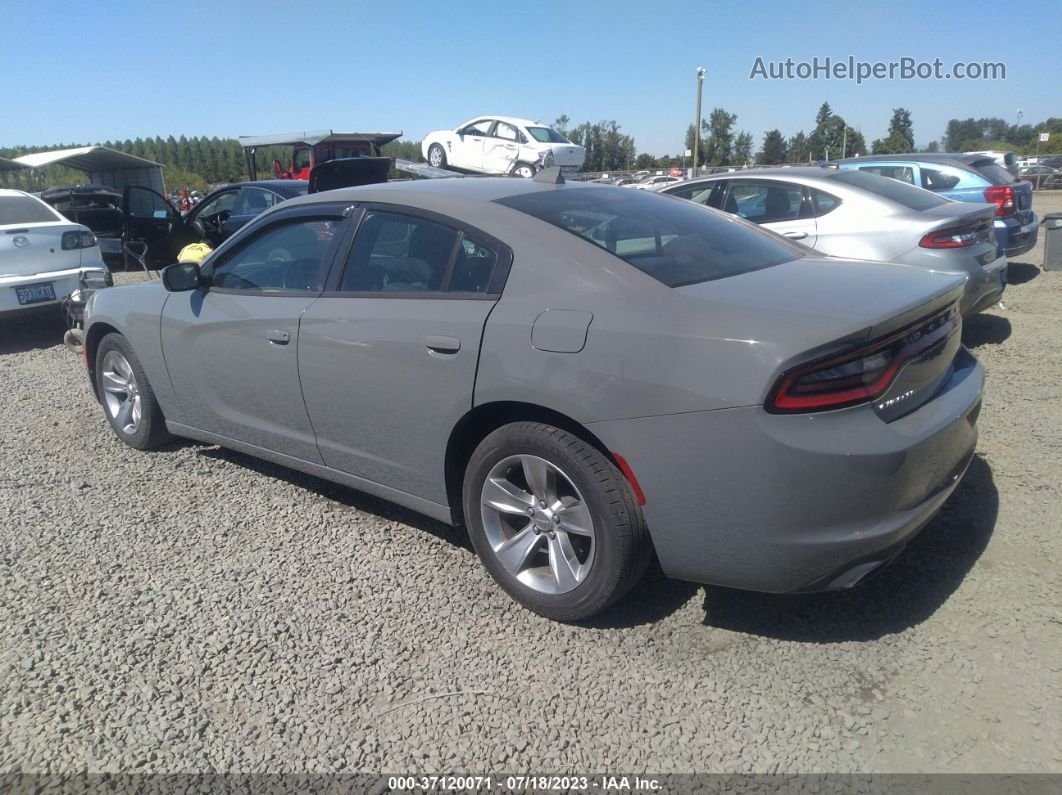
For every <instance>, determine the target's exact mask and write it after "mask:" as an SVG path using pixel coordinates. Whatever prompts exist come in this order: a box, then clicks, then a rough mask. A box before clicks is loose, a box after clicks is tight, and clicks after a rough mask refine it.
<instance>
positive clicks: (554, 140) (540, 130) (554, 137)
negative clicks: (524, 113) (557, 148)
mask: <svg viewBox="0 0 1062 795" xmlns="http://www.w3.org/2000/svg"><path fill="white" fill-rule="evenodd" d="M527 131H528V132H529V133H531V137H532V138H534V139H535V140H536V141H541V142H542V143H544V144H570V143H571V141H569V140H568V139H567V138H565V137H564V136H563V135H561V134H560V133H559V132H557V131H556V130H551V129H550V128H549V127H528V128H527Z"/></svg>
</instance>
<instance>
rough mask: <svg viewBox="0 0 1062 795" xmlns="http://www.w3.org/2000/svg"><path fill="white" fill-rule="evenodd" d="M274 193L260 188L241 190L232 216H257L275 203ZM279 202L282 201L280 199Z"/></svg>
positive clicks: (275, 196) (276, 198)
mask: <svg viewBox="0 0 1062 795" xmlns="http://www.w3.org/2000/svg"><path fill="white" fill-rule="evenodd" d="M277 200H278V197H277V195H276V194H275V193H273V192H272V191H268V190H263V189H262V188H241V189H240V198H239V200H238V201H237V202H236V208H235V209H234V210H233V214H234V215H258V214H259V213H262V212H265V211H266V210H268V209H269V208H270V207H272V206H273V205H274V204H276V203H277ZM281 201H283V200H282V199H281Z"/></svg>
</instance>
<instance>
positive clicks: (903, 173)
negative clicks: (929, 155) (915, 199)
mask: <svg viewBox="0 0 1062 795" xmlns="http://www.w3.org/2000/svg"><path fill="white" fill-rule="evenodd" d="M859 170H860V171H865V172H867V173H868V174H877V175H878V176H880V177H888V178H889V179H896V180H899V181H900V182H906V183H908V184H909V185H914V181H915V179H914V169H913V168H911V167H910V166H860V167H859Z"/></svg>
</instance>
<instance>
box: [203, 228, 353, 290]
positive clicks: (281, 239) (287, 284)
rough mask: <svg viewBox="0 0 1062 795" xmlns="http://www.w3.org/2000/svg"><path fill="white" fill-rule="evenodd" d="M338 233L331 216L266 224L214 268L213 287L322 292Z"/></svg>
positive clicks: (211, 282)
mask: <svg viewBox="0 0 1062 795" xmlns="http://www.w3.org/2000/svg"><path fill="white" fill-rule="evenodd" d="M335 234H336V221H335V220H334V219H330V218H313V219H306V218H299V219H295V220H291V221H286V222H282V223H279V224H275V225H273V226H270V227H267V228H266V229H264V230H262V231H261V233H260V234H258V235H256V236H254V237H252V238H251V239H250V240H248V241H246V242H245V244H244V245H243V246H241V247H240V248H239V249H238V250H237V251H235V252H234V253H233V254H232V255H231V256H228V257H227V258H226V259H225V260H224V261H222V262H220V263H219V264H218V265H217V266H216V267H215V268H214V271H213V273H212V275H211V278H210V286H211V287H214V288H220V289H225V290H257V291H262V292H278V291H282V292H292V291H295V292H320V291H321V289H322V288H323V286H324V273H325V270H326V266H327V262H326V254H327V253H328V250H329V248H330V246H331V245H332V240H333V238H334V237H335Z"/></svg>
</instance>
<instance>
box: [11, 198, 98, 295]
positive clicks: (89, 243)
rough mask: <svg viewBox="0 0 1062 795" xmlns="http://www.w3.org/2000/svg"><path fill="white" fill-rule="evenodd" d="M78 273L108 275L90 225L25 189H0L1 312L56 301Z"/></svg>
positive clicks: (75, 282) (76, 282)
mask: <svg viewBox="0 0 1062 795" xmlns="http://www.w3.org/2000/svg"><path fill="white" fill-rule="evenodd" d="M83 278H91V279H92V280H93V281H96V282H99V281H100V280H101V279H102V280H103V282H104V283H107V284H109V283H110V280H111V276H110V271H108V270H107V266H106V265H104V264H103V257H102V256H101V255H100V246H99V243H97V242H96V236H95V235H94V234H93V233H92V230H91V229H89V228H88V227H87V226H83V225H81V224H75V223H72V222H70V221H68V220H67V219H66V218H64V217H63V216H61V215H60V214H59V213H58V212H56V211H55V210H53V209H52V208H51V207H49V206H48V205H47V204H45V203H44V202H42V201H41V200H40V199H38V198H36V197H34V196H30V195H29V194H28V193H23V192H22V191H20V190H7V189H0V315H3V314H6V313H8V312H13V311H17V310H20V309H28V308H32V307H37V306H47V305H49V304H58V303H59V302H60V301H62V300H63V299H64V298H65V297H66V296H67V295H69V294H70V293H71V292H73V291H74V290H75V289H77V287H78V286H79V285H80V284H81V282H82V279H83Z"/></svg>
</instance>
